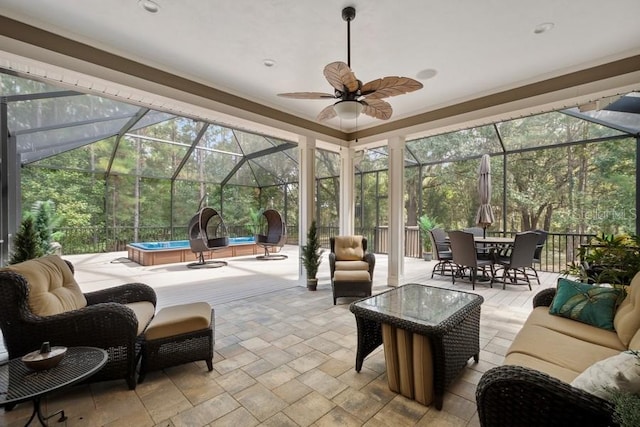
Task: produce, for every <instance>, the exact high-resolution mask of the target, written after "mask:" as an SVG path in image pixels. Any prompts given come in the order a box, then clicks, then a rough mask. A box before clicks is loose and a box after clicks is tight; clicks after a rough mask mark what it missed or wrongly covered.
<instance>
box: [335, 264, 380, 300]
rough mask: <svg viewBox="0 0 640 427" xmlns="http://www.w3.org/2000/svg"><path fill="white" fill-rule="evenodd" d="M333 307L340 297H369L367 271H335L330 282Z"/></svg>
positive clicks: (369, 278)
mask: <svg viewBox="0 0 640 427" xmlns="http://www.w3.org/2000/svg"><path fill="white" fill-rule="evenodd" d="M331 289H332V290H333V305H336V299H338V298H340V297H370V296H371V276H369V272H368V271H367V270H336V272H335V273H333V281H332V282H331Z"/></svg>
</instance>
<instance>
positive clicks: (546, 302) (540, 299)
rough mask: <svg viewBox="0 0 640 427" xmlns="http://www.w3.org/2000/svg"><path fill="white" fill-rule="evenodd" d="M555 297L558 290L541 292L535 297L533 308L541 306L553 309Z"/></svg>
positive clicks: (549, 289) (551, 289) (550, 289)
mask: <svg viewBox="0 0 640 427" xmlns="http://www.w3.org/2000/svg"><path fill="white" fill-rule="evenodd" d="M554 296H556V288H547V289H543V290H541V291H540V292H538V293H537V294H536V295H535V296H534V297H533V308H536V307H540V306H543V307H551V301H553V297H554Z"/></svg>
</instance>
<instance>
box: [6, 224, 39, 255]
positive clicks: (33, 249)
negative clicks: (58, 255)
mask: <svg viewBox="0 0 640 427" xmlns="http://www.w3.org/2000/svg"><path fill="white" fill-rule="evenodd" d="M43 255H45V254H44V252H42V245H41V244H40V237H39V236H38V233H37V231H36V227H35V224H34V220H33V217H32V216H31V215H27V216H26V217H25V219H23V220H22V222H21V223H20V229H19V230H18V232H17V233H16V235H15V238H14V240H13V252H12V254H11V259H10V260H9V264H17V263H19V262H23V261H28V260H30V259H34V258H38V257H41V256H43Z"/></svg>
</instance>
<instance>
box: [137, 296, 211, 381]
mask: <svg viewBox="0 0 640 427" xmlns="http://www.w3.org/2000/svg"><path fill="white" fill-rule="evenodd" d="M213 329H214V310H213V309H212V308H211V306H210V305H209V304H207V303H206V302H196V303H192V304H182V305H175V306H172V307H165V308H163V309H161V310H160V311H159V312H158V314H156V315H155V317H154V318H153V320H151V323H149V326H148V327H147V329H146V330H145V332H144V339H143V341H142V346H141V350H140V356H141V361H140V375H139V377H138V383H141V382H142V381H144V377H145V375H146V374H147V372H150V371H155V370H157V369H163V368H168V367H170V366H176V365H181V364H183V363H188V362H195V361H197V360H204V361H206V362H207V367H208V368H209V371H211V370H213V344H214V340H213Z"/></svg>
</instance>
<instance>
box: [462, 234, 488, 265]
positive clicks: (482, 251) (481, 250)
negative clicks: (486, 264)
mask: <svg viewBox="0 0 640 427" xmlns="http://www.w3.org/2000/svg"><path fill="white" fill-rule="evenodd" d="M462 231H464V232H467V233H471V234H473V236H474V237H484V234H485V232H484V229H483V228H482V227H468V228H463V229H462ZM476 251H477V252H478V258H480V259H490V258H491V250H490V248H488V247H487V245H484V244H481V245H476Z"/></svg>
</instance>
